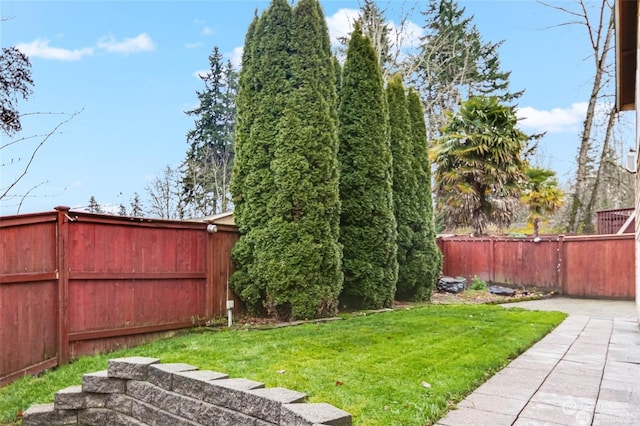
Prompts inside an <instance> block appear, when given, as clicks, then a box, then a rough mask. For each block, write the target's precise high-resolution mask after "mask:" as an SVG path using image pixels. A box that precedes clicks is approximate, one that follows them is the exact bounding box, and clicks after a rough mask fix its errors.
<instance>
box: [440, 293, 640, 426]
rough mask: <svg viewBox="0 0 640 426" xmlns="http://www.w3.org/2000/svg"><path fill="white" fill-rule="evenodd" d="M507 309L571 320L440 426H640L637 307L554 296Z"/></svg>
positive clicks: (460, 406)
mask: <svg viewBox="0 0 640 426" xmlns="http://www.w3.org/2000/svg"><path fill="white" fill-rule="evenodd" d="M505 306H509V307H512V306H514V307H515V306H520V307H525V308H527V309H543V310H558V311H564V312H567V313H569V317H568V318H567V319H566V320H565V321H564V322H563V323H562V324H560V325H559V326H558V327H557V328H556V329H555V330H554V331H553V332H551V333H549V334H548V335H547V336H546V337H544V338H543V339H542V340H540V341H539V342H538V343H536V344H535V345H533V346H532V347H531V348H530V349H529V350H527V351H526V352H525V353H524V354H522V355H521V356H519V357H518V358H516V359H515V360H514V361H513V362H511V363H510V364H509V365H508V366H507V367H506V368H504V369H503V370H502V371H500V372H498V373H497V374H496V375H495V376H493V377H492V378H491V379H489V380H488V381H487V382H486V383H484V384H483V385H482V386H480V387H479V388H478V389H476V391H475V392H473V393H472V394H470V395H469V396H467V398H466V399H464V400H463V401H461V402H460V403H459V404H458V409H455V410H451V411H450V412H449V413H448V414H447V416H446V417H444V418H442V419H441V420H440V421H439V423H438V425H440V426H445V425H446V426H460V425H473V426H483V425H490V426H501V425H518V426H525V425H526V426H529V425H530V426H538V425H549V426H553V425H579V426H584V425H606V426H617V425H625V426H626V425H640V332H639V331H638V322H637V311H636V307H635V303H633V302H622V301H599V300H579V299H567V298H553V299H548V300H541V301H532V302H519V303H514V304H509V305H505Z"/></svg>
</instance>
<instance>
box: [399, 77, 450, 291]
mask: <svg viewBox="0 0 640 426" xmlns="http://www.w3.org/2000/svg"><path fill="white" fill-rule="evenodd" d="M407 108H408V110H409V120H410V127H411V136H410V137H411V149H412V151H413V155H412V158H411V160H412V162H413V167H412V170H413V172H414V174H415V176H416V184H417V186H416V190H417V191H416V209H415V216H414V217H413V223H412V228H413V231H414V239H413V247H412V249H411V250H410V254H409V255H408V258H407V269H408V275H410V276H411V278H412V279H411V280H409V281H407V282H405V283H403V285H399V286H398V292H397V293H396V298H397V299H400V300H418V301H424V300H429V299H430V298H431V293H432V291H433V287H434V286H435V284H436V281H437V280H438V277H439V276H440V270H441V268H442V254H441V253H440V249H439V248H438V246H437V245H436V229H435V223H434V221H433V199H432V196H431V161H430V160H429V154H428V149H427V148H428V147H427V130H426V124H425V119H424V110H423V109H422V102H421V100H420V96H419V95H418V93H417V92H416V91H414V90H411V89H410V90H409V92H408V95H407Z"/></svg>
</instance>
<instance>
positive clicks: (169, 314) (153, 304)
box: [0, 207, 241, 386]
mask: <svg viewBox="0 0 640 426" xmlns="http://www.w3.org/2000/svg"><path fill="white" fill-rule="evenodd" d="M207 225H208V224H207V223H198V222H177V221H159V220H148V219H138V218H136V219H134V218H122V217H117V216H106V215H93V214H88V213H80V212H74V211H69V209H68V208H65V207H58V208H56V211H52V212H48V213H38V214H28V215H20V216H6V217H3V218H0V386H2V385H4V384H6V383H8V382H10V381H12V380H14V379H16V378H18V377H20V376H22V375H24V374H33V373H37V372H39V371H42V370H45V369H48V368H51V367H54V366H56V365H60V364H64V363H66V362H68V361H69V360H70V359H72V358H75V357H77V356H80V355H84V354H91V353H96V352H104V351H108V350H113V349H116V348H119V347H126V346H130V345H135V344H139V343H142V342H144V341H148V340H150V339H151V338H153V337H157V336H159V335H162V333H164V334H166V333H167V332H170V331H174V330H178V329H183V328H188V327H191V326H193V325H197V324H203V323H204V322H205V321H206V320H208V319H211V318H212V317H215V316H219V315H225V314H226V301H227V299H229V300H234V301H235V306H236V309H235V311H236V312H237V311H238V310H239V309H241V306H240V302H239V300H237V299H236V298H235V297H234V295H233V294H232V293H230V292H229V291H228V288H227V283H228V277H229V275H230V274H231V273H232V272H233V270H232V268H233V266H232V263H231V260H230V259H231V256H230V252H231V248H232V247H233V245H234V243H235V242H236V241H237V239H238V233H237V229H236V228H235V227H233V226H224V225H217V228H216V231H217V232H213V233H210V232H207ZM212 230H213V229H212Z"/></svg>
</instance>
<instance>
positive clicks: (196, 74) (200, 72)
mask: <svg viewBox="0 0 640 426" xmlns="http://www.w3.org/2000/svg"><path fill="white" fill-rule="evenodd" d="M208 74H209V70H198V71H196V72H194V73H193V76H194V77H195V78H197V79H198V80H200V79H201V78H202V77H205V76H207V75H208Z"/></svg>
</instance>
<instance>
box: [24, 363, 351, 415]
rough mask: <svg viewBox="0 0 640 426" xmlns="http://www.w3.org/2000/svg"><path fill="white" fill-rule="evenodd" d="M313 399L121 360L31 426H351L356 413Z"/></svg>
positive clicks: (41, 410) (66, 392)
mask: <svg viewBox="0 0 640 426" xmlns="http://www.w3.org/2000/svg"><path fill="white" fill-rule="evenodd" d="M305 399H306V394H304V393H301V392H296V391H292V390H289V389H284V388H265V387H264V384H263V383H260V382H255V381H253V380H248V379H239V378H229V376H228V375H226V374H224V373H218V372H215V371H208V370H198V369H197V367H194V366H192V365H189V364H161V363H160V360H159V359H156V358H146V357H131V358H117V359H111V360H109V364H108V369H107V370H105V371H98V372H96V373H90V374H85V375H84V376H83V378H82V386H71V387H68V388H66V389H62V390H61V391H59V392H57V393H56V394H55V397H54V403H53V404H42V405H34V406H32V407H30V408H29V409H28V410H27V411H25V412H24V414H23V425H24V426H58V425H76V424H81V425H96V426H98V425H100V426H103V425H126V426H141V425H177V426H202V425H249V426H266V425H299V426H307V425H309V426H312V425H333V426H349V425H351V415H350V414H349V413H347V412H345V411H343V410H340V409H338V408H336V407H334V406H332V405H329V404H311V403H305V402H304V401H305Z"/></svg>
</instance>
